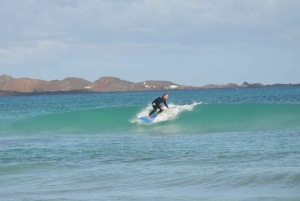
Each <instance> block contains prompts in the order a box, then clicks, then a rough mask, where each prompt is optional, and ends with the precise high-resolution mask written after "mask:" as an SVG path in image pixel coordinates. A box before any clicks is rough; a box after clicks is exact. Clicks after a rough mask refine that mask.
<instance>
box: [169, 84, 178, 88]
mask: <svg viewBox="0 0 300 201" xmlns="http://www.w3.org/2000/svg"><path fill="white" fill-rule="evenodd" d="M177 87H178V86H177V85H171V86H170V89H176V88H177Z"/></svg>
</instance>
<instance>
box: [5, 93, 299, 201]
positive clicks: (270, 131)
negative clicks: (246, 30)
mask: <svg viewBox="0 0 300 201" xmlns="http://www.w3.org/2000/svg"><path fill="white" fill-rule="evenodd" d="M165 92H167V93H168V94H169V99H168V100H167V103H168V104H169V107H170V108H169V109H165V111H164V112H163V113H161V114H160V115H159V116H158V117H157V118H156V120H155V122H154V123H153V124H145V123H141V122H138V121H137V118H138V117H141V116H145V115H147V114H148V113H149V111H150V110H151V108H152V107H151V102H152V101H153V100H154V99H155V98H157V97H158V96H162V95H163V93H165ZM0 200H6V201H10V200H51V201H52V200H112V201H115V200H128V201H134V200H143V201H150V200H151V201H152V200H155V201H160V200H161V201H168V200H172V201H173V200H174V201H179V200H180V201H181V200H187V201H193V200H210V201H211V200H218V201H219V200H220V201H221V200H222V201H228V200H230V201H238V200H243V201H244V200H246V201H250V200H251V201H252V200H253V201H254V200H255V201H258V200H272V201H273V200H278V201H279V200H280V201H281V200H285V201H299V200H300V88H299V87H288V88H253V89H249V88H244V89H222V90H186V91H177V90H174V91H151V92H115V93H95V94H65V95H62V94H60V95H39V96H15V97H0Z"/></svg>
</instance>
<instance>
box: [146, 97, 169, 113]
mask: <svg viewBox="0 0 300 201" xmlns="http://www.w3.org/2000/svg"><path fill="white" fill-rule="evenodd" d="M161 103H164V104H165V106H166V107H167V108H169V106H168V105H167V103H166V100H165V99H164V98H163V97H158V98H157V99H155V100H154V101H153V102H152V107H153V111H152V112H150V114H149V116H151V115H152V114H153V113H154V112H156V111H157V109H159V111H158V113H157V114H159V113H161V112H162V111H163V110H162V109H161V106H160V104H161Z"/></svg>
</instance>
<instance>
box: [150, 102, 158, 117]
mask: <svg viewBox="0 0 300 201" xmlns="http://www.w3.org/2000/svg"><path fill="white" fill-rule="evenodd" d="M152 107H153V111H152V112H150V114H149V115H148V119H150V116H151V115H152V114H153V113H154V112H156V111H157V107H155V106H154V105H152Z"/></svg>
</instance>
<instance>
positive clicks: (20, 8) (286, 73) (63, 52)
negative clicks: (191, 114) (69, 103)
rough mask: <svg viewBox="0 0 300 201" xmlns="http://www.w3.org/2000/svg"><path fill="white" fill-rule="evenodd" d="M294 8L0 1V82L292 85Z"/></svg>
mask: <svg viewBox="0 0 300 201" xmlns="http://www.w3.org/2000/svg"><path fill="white" fill-rule="evenodd" d="M299 10H300V1H299V0H188V1H184V0H122V1H121V0H84V1H83V0H0V75H3V74H8V75H10V76H13V77H15V78H21V77H29V78H38V79H44V80H53V79H64V78H66V77H80V78H84V79H86V80H89V81H95V80H97V79H99V78H100V77H103V76H114V77H119V78H121V79H124V80H128V81H132V82H141V81H145V80H166V81H172V82H174V83H177V84H182V85H192V86H203V85H206V84H227V83H237V84H242V83H243V82H244V81H247V82H248V83H262V84H275V83H294V84H295V83H300V12H299Z"/></svg>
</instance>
